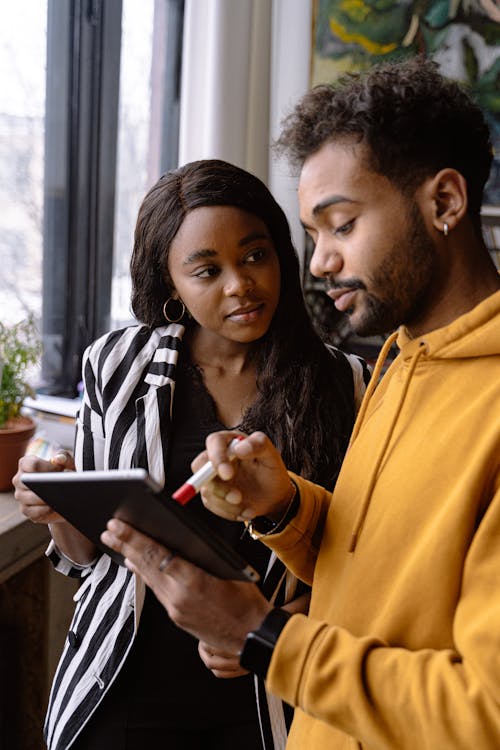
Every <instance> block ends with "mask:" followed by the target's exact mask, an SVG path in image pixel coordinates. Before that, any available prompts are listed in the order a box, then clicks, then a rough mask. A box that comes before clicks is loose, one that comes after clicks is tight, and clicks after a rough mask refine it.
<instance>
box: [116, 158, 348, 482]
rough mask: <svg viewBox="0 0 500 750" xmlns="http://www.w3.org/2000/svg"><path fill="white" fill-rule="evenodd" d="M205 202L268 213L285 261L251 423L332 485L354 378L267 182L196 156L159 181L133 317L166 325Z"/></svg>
mask: <svg viewBox="0 0 500 750" xmlns="http://www.w3.org/2000/svg"><path fill="white" fill-rule="evenodd" d="M201 206H235V207H237V208H240V209H242V210H244V211H247V212H248V213H251V214H253V215H254V216H257V217H259V218H260V219H261V220H262V221H263V222H264V223H265V224H266V226H267V228H268V229H269V232H270V234H271V237H272V240H273V243H274V246H275V249H276V252H277V255H278V258H279V263H280V271H281V292H280V299H279V303H278V306H277V309H276V312H275V315H274V318H273V320H272V322H271V325H270V327H269V330H268V332H267V333H266V335H265V336H264V337H263V338H262V339H261V340H260V341H259V342H256V350H255V362H256V370H257V391H258V397H257V400H256V401H255V403H254V404H253V405H252V407H251V408H250V409H249V410H248V411H247V413H246V414H245V417H244V423H243V424H242V428H243V429H244V430H245V431H247V432H250V431H253V430H263V431H264V432H265V433H266V434H267V435H269V437H270V438H271V439H272V440H273V442H274V444H275V445H276V446H277V447H278V448H279V450H280V451H281V454H282V456H283V460H284V461H285V464H286V465H287V467H288V468H289V469H291V470H292V471H295V472H297V473H299V474H301V475H302V476H304V477H306V478H308V479H311V480H312V481H315V482H318V483H320V484H323V485H324V486H329V487H331V486H332V485H333V484H334V482H335V479H336V476H337V473H338V470H339V467H340V462H341V460H342V457H343V454H344V452H345V449H346V447H347V442H348V439H349V435H350V432H351V429H352V425H353V420H354V407H353V385H352V376H351V373H350V368H349V367H347V368H346V364H345V361H344V360H343V358H342V357H340V356H339V355H337V356H335V355H332V353H331V352H329V351H328V349H327V348H326V346H325V345H324V343H323V342H322V341H321V339H320V338H319V337H318V335H317V333H316V332H315V330H314V328H313V326H312V323H311V321H310V318H309V315H308V313H307V310H306V307H305V304H304V299H303V295H302V289H301V285H300V273H299V263H298V259H297V255H296V252H295V249H294V247H293V245H292V241H291V237H290V229H289V226H288V222H287V219H286V216H285V214H284V213H283V211H282V209H281V208H280V206H279V205H278V204H277V202H276V201H275V200H274V198H273V196H272V195H271V193H270V192H269V190H268V189H267V187H266V186H265V185H264V183H263V182H261V180H259V179H258V178H257V177H255V176H254V175H252V174H250V173H249V172H246V171H245V170H243V169H240V168H239V167H236V166H234V165H232V164H229V163H227V162H224V161H220V160H215V159H210V160H201V161H196V162H191V163H190V164H186V165H185V166H183V167H180V168H179V169H176V170H175V171H172V172H169V173H168V174H166V175H164V176H163V177H162V178H160V180H158V182H157V183H156V184H155V185H154V186H153V187H152V188H151V190H150V191H149V192H148V194H147V195H146V197H145V198H144V200H143V202H142V205H141V207H140V209H139V215H138V218H137V225H136V229H135V239H134V250H133V254H132V259H131V275H132V309H133V311H134V314H135V316H136V317H137V318H138V320H140V321H142V322H143V323H145V324H146V325H148V326H150V327H156V326H160V325H165V319H164V318H163V314H162V306H163V303H164V302H165V300H166V299H167V298H168V297H169V296H170V295H171V294H172V291H173V285H172V283H171V281H170V279H169V278H168V271H167V259H168V253H169V249H170V245H171V243H172V240H173V239H174V237H175V236H176V234H177V232H178V230H179V228H180V226H181V224H182V222H183V221H184V218H185V216H186V215H187V213H189V212H190V211H192V210H194V209H195V208H199V207H201ZM183 322H184V323H186V325H189V323H188V321H183Z"/></svg>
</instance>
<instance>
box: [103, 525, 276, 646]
mask: <svg viewBox="0 0 500 750" xmlns="http://www.w3.org/2000/svg"><path fill="white" fill-rule="evenodd" d="M101 540H102V542H104V544H107V545H108V547H111V548H112V549H114V550H115V551H116V552H119V553H121V554H122V555H123V556H124V557H125V564H126V565H127V567H128V568H129V570H132V571H133V572H134V573H137V574H138V575H139V576H141V578H142V579H143V580H144V582H145V583H146V584H147V585H148V586H149V587H150V588H151V589H152V590H153V591H154V593H155V595H156V597H157V598H158V600H159V601H160V602H161V603H162V604H163V606H164V607H165V609H166V610H167V612H168V615H169V617H170V619H171V620H172V621H173V622H174V623H175V624H176V625H178V626H179V627H180V628H182V629H183V630H186V631H187V632H188V633H191V634H192V635H194V636H195V638H197V639H198V640H199V641H203V642H204V643H205V644H207V646H208V647H209V648H210V647H211V648H213V649H216V650H218V651H220V652H223V653H224V654H227V655H228V656H231V655H232V656H233V657H237V656H238V654H239V653H240V651H241V649H242V648H243V644H244V642H245V638H246V635H247V633H248V632H249V631H250V630H253V629H254V628H256V627H258V626H259V625H260V623H261V622H262V620H263V619H264V617H265V616H266V614H267V613H268V612H269V610H270V609H271V604H269V602H268V601H267V600H266V599H265V597H264V596H263V595H262V594H261V592H260V591H259V589H258V588H257V586H256V585H255V584H253V583H247V582H245V581H227V580H222V579H220V578H215V576H212V575H210V574H209V573H206V572H205V571H204V570H201V568H198V567H197V566H196V565H193V564H192V563H189V562H188V561H187V560H184V559H182V558H180V557H177V556H176V555H174V554H173V553H171V552H170V551H169V550H167V549H166V548H165V547H163V546H162V545H161V544H158V543H157V542H155V541H154V540H153V539H151V538H150V537H147V536H145V535H144V534H142V533H141V532H139V531H137V530H136V529H134V528H133V527H132V526H129V525H128V524H126V523H124V522H123V521H120V520H118V519H117V518H113V519H112V520H111V521H109V522H108V527H107V531H105V532H104V533H103V534H102V535H101Z"/></svg>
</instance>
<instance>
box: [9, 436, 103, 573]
mask: <svg viewBox="0 0 500 750" xmlns="http://www.w3.org/2000/svg"><path fill="white" fill-rule="evenodd" d="M65 470H67V471H74V470H75V462H74V460H73V456H72V455H71V453H69V451H64V450H61V451H59V452H58V453H56V455H55V456H54V457H53V458H52V459H51V460H50V461H44V460H43V459H42V458H38V456H24V457H23V458H21V460H20V461H19V469H18V472H17V474H16V476H15V477H14V479H13V480H12V483H13V485H14V488H15V492H14V497H15V498H16V500H17V501H18V503H19V505H20V506H21V511H22V512H23V513H24V515H25V516H26V517H27V518H29V519H30V521H33V523H46V524H48V525H49V528H50V533H51V535H52V539H53V540H54V542H55V544H56V545H57V547H58V549H59V550H60V551H61V552H62V553H63V554H65V555H66V557H67V558H69V559H70V560H71V561H72V562H74V563H76V564H77V565H90V564H91V563H92V562H93V561H94V560H95V558H96V554H97V550H96V548H95V546H94V544H93V543H92V542H91V541H89V540H88V539H87V537H86V536H84V535H83V534H82V533H81V532H80V531H78V529H75V527H74V526H72V525H71V524H70V523H68V521H66V519H65V518H63V517H62V516H61V515H60V514H59V513H56V512H55V511H54V510H52V508H51V507H50V506H49V505H47V503H45V502H44V501H43V500H42V499H41V498H40V497H38V495H35V493H34V492H32V491H31V490H30V489H28V487H26V485H25V484H23V482H21V474H22V473H23V472H41V471H65Z"/></svg>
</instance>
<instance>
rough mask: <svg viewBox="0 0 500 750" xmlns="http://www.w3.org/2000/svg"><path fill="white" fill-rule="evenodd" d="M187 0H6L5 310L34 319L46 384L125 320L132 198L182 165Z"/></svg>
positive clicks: (62, 388)
mask: <svg viewBox="0 0 500 750" xmlns="http://www.w3.org/2000/svg"><path fill="white" fill-rule="evenodd" d="M183 9H184V2H183V0H144V2H141V3H138V2H137V1H136V0H46V1H45V2H43V0H37V2H36V3H33V2H32V0H18V2H16V3H15V4H13V5H11V4H3V5H2V9H1V11H0V19H1V22H2V23H1V25H0V66H1V70H2V76H3V80H4V81H5V82H6V84H7V85H6V86H5V85H4V89H5V91H4V92H3V96H2V101H1V102H0V174H1V177H2V179H1V181H0V184H1V186H2V187H1V188H0V190H1V202H2V211H1V212H0V228H1V235H0V236H1V240H0V263H1V265H2V271H1V273H0V315H1V319H2V320H9V321H11V322H13V321H15V320H18V319H20V318H22V317H24V316H25V315H26V314H27V313H28V312H34V313H35V316H36V318H37V320H39V321H40V327H41V330H42V334H43V341H44V356H43V368H42V375H43V383H42V389H43V390H44V391H46V392H48V393H55V394H58V395H68V396H73V395H75V394H76V389H77V384H78V382H79V380H80V368H81V356H82V352H83V349H84V348H85V347H86V346H87V344H88V343H89V342H90V341H91V340H92V339H94V338H95V337H96V336H98V335H100V334H101V333H104V332H105V331H106V330H108V329H109V328H110V327H111V325H116V324H121V323H125V322H128V321H129V320H130V312H129V309H128V305H129V300H128V297H129V287H128V263H129V258H130V252H131V249H132V240H133V226H134V223H135V217H136V214H137V209H138V206H139V202H140V200H141V199H142V197H143V195H144V193H145V192H146V190H147V189H148V188H149V187H150V185H151V184H152V183H153V182H154V181H155V180H156V179H157V177H158V176H159V175H160V174H161V173H162V172H163V171H165V170H166V169H168V168H170V167H172V166H176V165H177V130H178V96H179V85H178V81H179V75H180V62H179V61H180V50H181V39H182V18H183ZM111 301H112V302H111Z"/></svg>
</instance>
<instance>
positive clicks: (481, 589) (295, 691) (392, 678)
mask: <svg viewBox="0 0 500 750" xmlns="http://www.w3.org/2000/svg"><path fill="white" fill-rule="evenodd" d="M498 539H500V477H497V484H496V492H495V495H494V497H493V500H492V502H491V504H490V506H489V507H488V509H487V511H486V513H485V515H484V517H483V519H482V520H481V523H480V525H479V527H478V529H477V531H476V533H475V535H474V537H473V539H472V540H471V544H470V547H469V554H468V556H467V559H466V563H465V566H464V570H463V575H462V580H463V585H462V588H461V593H460V597H459V600H458V601H457V605H456V610H455V619H454V628H453V635H454V646H453V647H452V648H443V649H439V648H436V649H430V648H426V649H421V650H415V651H411V650H408V649H405V648H402V647H400V646H398V645H397V644H389V643H386V642H384V641H383V640H381V639H379V638H377V637H375V636H370V635H365V636H363V637H357V636H356V635H355V634H354V633H351V632H348V631H347V630H346V629H343V628H341V627H337V626H335V623H327V622H324V621H319V620H315V619H313V618H312V617H306V616H305V615H295V616H293V617H292V618H291V619H290V620H289V622H288V623H287V625H286V627H285V629H284V630H283V631H282V634H281V636H280V638H279V640H278V643H277V645H276V648H275V650H274V653H273V657H272V661H271V664H270V669H269V672H268V680H267V688H268V690H270V691H271V692H272V693H275V694H276V695H278V696H279V697H280V698H282V699H283V700H285V701H287V702H288V703H290V704H291V705H293V706H295V707H299V708H300V709H302V711H304V712H305V713H306V714H309V715H310V716H313V717H314V718H315V719H320V720H321V722H326V724H328V725H329V726H330V728H331V729H332V730H340V731H341V732H343V733H346V734H347V735H350V736H352V737H354V738H356V739H357V740H358V741H359V742H360V743H361V744H362V746H363V747H369V748H377V750H394V748H398V750H415V748H418V750H436V749H437V748H439V750H470V748H478V749H480V750H498V748H499V747H500V677H499V675H500V594H499V588H498V582H499V581H500V545H499V544H498ZM436 574H437V575H439V572H437V573H436ZM297 739H298V741H299V745H300V741H301V739H302V740H305V738H301V737H300V736H299V737H298V738H297V736H295V741H296V742H297ZM299 745H296V746H299Z"/></svg>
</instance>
